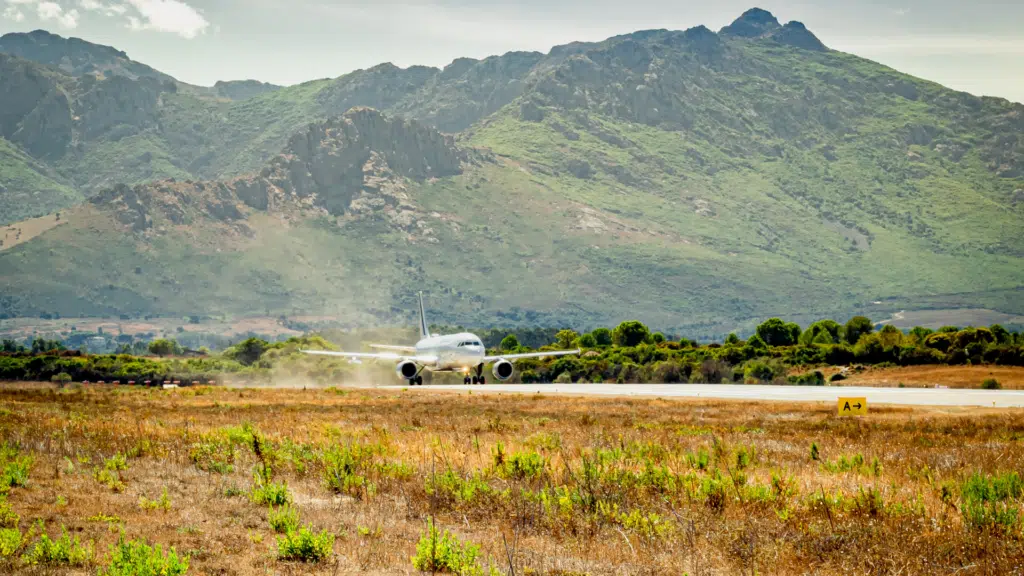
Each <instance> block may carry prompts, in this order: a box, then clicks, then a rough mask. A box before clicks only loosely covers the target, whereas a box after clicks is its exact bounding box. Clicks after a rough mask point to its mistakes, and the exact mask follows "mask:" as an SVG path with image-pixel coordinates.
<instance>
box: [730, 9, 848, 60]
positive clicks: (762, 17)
mask: <svg viewBox="0 0 1024 576" xmlns="http://www.w3.org/2000/svg"><path fill="white" fill-rule="evenodd" d="M719 34H721V35H723V36H727V37H734V38H765V39H770V40H773V41H775V42H778V43H779V44H786V45H787V46H795V47H797V48H802V49H804V50H813V51H816V52H824V51H825V50H828V48H826V47H825V45H824V44H822V42H821V40H819V39H818V37H817V36H815V35H814V34H813V33H811V31H810V30H808V29H807V27H806V26H804V25H803V23H802V22H797V21H795V20H794V21H792V22H789V23H787V24H786V25H785V26H782V25H780V24H779V21H778V19H776V18H775V16H774V15H773V14H772V13H771V12H768V11H767V10H762V9H760V8H752V9H750V10H747V11H746V12H744V13H743V14H742V15H741V16H740V17H739V18H737V19H736V20H735V21H733V23H732V24H730V25H728V26H726V27H725V28H722V29H721V30H720V31H719Z"/></svg>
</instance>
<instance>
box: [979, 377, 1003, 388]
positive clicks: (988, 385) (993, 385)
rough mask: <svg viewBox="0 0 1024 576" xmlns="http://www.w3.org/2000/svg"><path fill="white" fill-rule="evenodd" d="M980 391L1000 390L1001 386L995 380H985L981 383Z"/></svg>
mask: <svg viewBox="0 0 1024 576" xmlns="http://www.w3.org/2000/svg"><path fill="white" fill-rule="evenodd" d="M981 388H982V390H1002V388H1003V385H1002V384H1000V383H999V380H996V379H995V378H986V379H985V380H984V381H983V382H982V383H981Z"/></svg>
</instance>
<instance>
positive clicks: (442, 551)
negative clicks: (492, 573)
mask: <svg viewBox="0 0 1024 576" xmlns="http://www.w3.org/2000/svg"><path fill="white" fill-rule="evenodd" d="M479 555H480V547H479V546H477V545H475V544H472V543H470V542H462V541H460V540H459V539H458V538H456V537H455V536H453V535H451V534H449V533H448V531H447V530H445V531H444V532H443V533H439V532H438V530H437V527H436V526H434V521H433V519H429V520H427V531H426V533H425V534H421V535H420V541H419V542H418V543H417V544H416V555H415V556H413V557H412V565H413V567H414V568H416V569H417V570H419V571H421V572H448V573H452V574H459V575H460V576H461V575H478V574H481V573H482V571H481V569H480V567H479V566H478V565H477V563H476V561H477V557H478V556H479Z"/></svg>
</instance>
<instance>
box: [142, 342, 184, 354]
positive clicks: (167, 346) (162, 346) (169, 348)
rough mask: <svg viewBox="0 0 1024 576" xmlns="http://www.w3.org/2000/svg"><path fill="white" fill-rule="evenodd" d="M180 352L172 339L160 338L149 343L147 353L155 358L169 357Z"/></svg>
mask: <svg viewBox="0 0 1024 576" xmlns="http://www.w3.org/2000/svg"><path fill="white" fill-rule="evenodd" d="M179 352H181V347H180V346H178V343H177V342H175V341H174V340H172V339H168V338H160V339H158V340H153V341H152V342H150V343H149V353H150V354H154V355H156V356H161V357H163V356H171V355H173V354H178V353H179Z"/></svg>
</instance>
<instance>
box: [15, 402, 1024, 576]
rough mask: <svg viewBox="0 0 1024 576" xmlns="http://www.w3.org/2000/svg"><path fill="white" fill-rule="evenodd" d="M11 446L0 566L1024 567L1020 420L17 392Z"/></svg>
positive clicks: (302, 570) (739, 570)
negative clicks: (141, 545) (134, 554)
mask: <svg viewBox="0 0 1024 576" xmlns="http://www.w3.org/2000/svg"><path fill="white" fill-rule="evenodd" d="M0 445H2V446H3V448H0V467H5V468H4V470H6V472H5V474H6V483H7V484H11V486H10V488H8V489H6V491H8V492H9V493H8V494H7V496H6V497H0V501H5V502H6V505H4V504H0V528H2V529H3V531H0V534H6V536H3V537H0V555H5V557H3V558H0V573H27V574H35V573H81V574H95V573H97V570H100V571H103V572H101V573H108V572H105V571H106V570H107V566H108V565H109V564H111V562H112V558H113V557H112V555H111V547H112V546H113V545H115V544H116V543H117V542H118V540H119V539H120V538H123V539H124V540H129V539H134V540H139V541H145V542H147V543H149V544H160V545H161V546H162V547H163V549H164V550H165V551H166V550H167V548H168V547H173V548H174V549H175V550H176V552H177V554H178V555H179V556H183V555H187V556H188V563H189V567H188V572H187V573H188V574H238V575H255V574H332V575H333V574H340V573H353V572H360V573H364V572H365V573H375V574H385V573H386V574H394V573H416V572H418V571H420V569H422V571H425V572H431V571H437V572H444V571H449V572H459V573H463V574H474V573H501V574H517V575H526V574H551V575H556V574H558V575H569V574H594V575H596V574H675V575H678V574H689V575H691V576H697V575H711V574H744V575H745V574H751V575H752V574H823V575H829V574H878V575H883V574H886V575H888V574H891V575H896V574H901V575H907V574H963V575H970V574H978V575H982V574H985V575H995V574H1022V573H1024V533H1022V527H1021V526H1022V522H1024V520H1022V519H1021V517H1020V512H1019V510H1020V508H1021V507H1022V505H1024V494H1022V492H1024V487H1022V482H1021V479H1020V474H1021V473H1022V472H1024V411H1019V410H1017V411H1012V410H1004V411H994V410H975V409H971V410H967V409H963V410H959V409H952V410H950V409H947V410H936V409H911V408H880V409H876V410H873V411H872V414H871V415H870V416H869V417H867V418H864V419H840V418H837V417H836V416H835V415H834V407H830V406H828V407H827V406H824V405H807V404H805V405H799V404H784V403H753V402H725V401H692V400H673V401H666V400H658V399H652V400H635V399H583V398H568V397H550V396H543V395H534V396H529V395H511V396H510V395H497V394H487V395H482V394H465V393H460V394H455V393H440V392H432V391H430V390H422V389H419V390H407V391H402V390H394V391H387V392H384V391H378V390H372V389H371V390H368V389H349V390H345V389H308V390H303V389H293V390H271V389H260V390H254V389H227V388H188V389H179V390H170V391H164V390H153V389H116V390H110V389H107V390H100V389H87V390H60V391H59V390H55V389H52V388H50V387H48V386H45V385H5V384H0ZM19 467H20V470H21V472H19ZM26 470H27V475H26V474H23V472H25V471H26ZM26 476H27V477H26ZM0 491H3V489H0ZM285 502H287V504H285ZM4 510H7V512H6V514H5V512H4ZM13 515H17V517H16V518H15V517H14V516H13ZM428 518H433V519H434V521H433V522H434V524H435V525H436V527H437V528H438V529H439V530H440V534H439V535H438V536H437V537H436V538H435V539H433V540H431V539H430V538H426V539H424V540H423V541H422V542H421V538H422V537H423V536H424V535H425V534H427V533H428V530H427V522H428ZM40 522H41V525H40V524H39V523H40ZM272 524H273V526H272ZM296 525H300V526H307V525H308V526H309V527H311V528H312V532H307V533H305V535H303V532H302V531H301V529H296V528H295V526H296ZM62 526H63V527H64V528H66V530H67V532H68V534H69V535H70V537H71V538H72V541H73V539H74V538H77V539H78V541H79V543H80V550H81V551H80V552H79V553H74V546H73V544H72V545H71V546H70V547H68V546H65V547H66V548H71V549H72V550H71V552H72V553H70V554H64V555H62V554H61V553H60V548H61V545H60V544H59V543H58V544H53V543H50V544H48V545H46V546H43V547H42V548H40V546H39V545H38V542H39V541H40V534H43V533H46V534H48V535H49V536H50V537H51V538H53V539H56V538H57V537H58V536H59V535H60V532H61V527H62ZM12 528H14V529H15V530H12ZM275 528H276V530H277V531H275ZM15 531H16V532H17V533H19V534H21V536H20V537H19V538H18V539H17V542H16V546H15V545H14V544H10V543H8V544H7V545H6V548H5V544H4V542H5V541H7V542H14V540H15V539H14V536H13V534H14V532H15ZM445 531H447V532H449V533H450V534H449V536H448V537H445V536H444V532H445ZM331 536H333V540H332V539H331ZM65 556H66V557H65ZM282 556H290V559H282V558H281V557H282ZM127 557H128V555H127V554H122V555H121V556H119V558H121V561H124V562H127V561H126V560H124V559H125V558H127ZM413 557H416V561H415V562H414V561H413ZM302 558H304V559H306V560H312V559H317V558H319V560H320V561H319V562H304V561H302V560H301V559H302ZM33 561H35V562H38V564H35V565H33V564H32V562H33ZM115 564H116V563H115ZM417 567H418V568H417ZM109 573H110V574H129V573H138V572H131V571H130V570H129V571H125V570H122V571H120V572H118V571H115V570H113V569H111V571H110V572H109ZM164 573H165V574H173V573H176V572H174V571H173V570H171V571H166V572H164Z"/></svg>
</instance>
